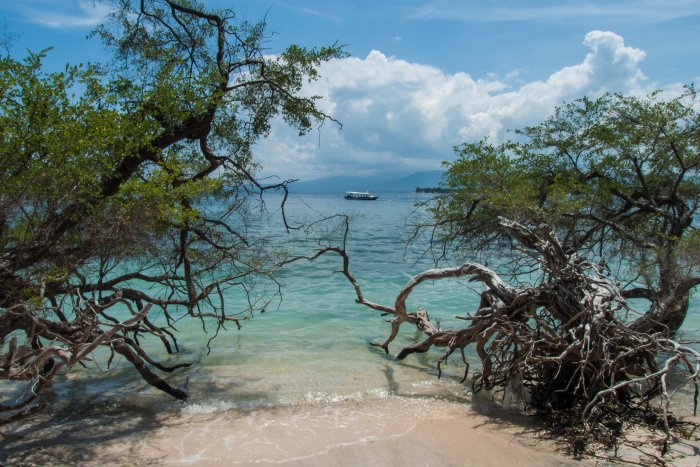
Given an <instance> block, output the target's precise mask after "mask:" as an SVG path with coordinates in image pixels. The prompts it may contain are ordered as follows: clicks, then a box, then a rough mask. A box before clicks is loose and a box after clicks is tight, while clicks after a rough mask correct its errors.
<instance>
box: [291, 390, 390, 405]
mask: <svg viewBox="0 0 700 467" xmlns="http://www.w3.org/2000/svg"><path fill="white" fill-rule="evenodd" d="M389 397H392V394H391V393H390V392H389V391H388V390H387V389H382V388H376V389H370V390H368V391H358V392H353V393H350V394H332V393H327V392H319V391H309V392H307V393H306V394H305V395H304V401H305V402H306V403H309V404H342V403H344V402H362V401H366V400H377V399H387V398H389Z"/></svg>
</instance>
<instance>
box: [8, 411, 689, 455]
mask: <svg viewBox="0 0 700 467" xmlns="http://www.w3.org/2000/svg"><path fill="white" fill-rule="evenodd" d="M527 420H528V419H527V418H526V417H523V416H519V415H515V414H512V413H511V412H507V411H502V410H496V409H493V408H489V407H487V406H475V404H464V403H456V402H451V401H445V400H438V399H425V398H419V399H406V398H390V399H385V400H375V401H344V402H341V403H336V404H326V405H308V406H307V405H299V406H289V407H278V408H269V409H259V410H253V411H240V410H235V409H222V408H221V407H216V406H197V405H190V406H186V407H184V408H183V409H182V410H178V411H177V413H171V414H167V415H166V414H162V413H155V412H152V411H150V410H148V407H147V404H146V406H142V407H135V406H126V405H123V404H122V405H110V406H103V407H99V408H93V409H91V410H89V411H88V412H86V413H82V414H72V415H70V416H68V417H64V418H63V419H61V418H60V417H59V418H58V420H52V421H47V422H45V423H38V424H35V425H33V426H31V427H29V426H26V427H24V428H22V429H18V430H15V431H14V432H9V433H8V436H7V437H6V438H5V439H4V440H3V444H5V447H3V448H2V452H3V459H2V461H4V462H5V463H6V464H7V465H82V466H97V465H197V466H224V465H236V466H253V465H255V466H271V465H284V466H312V467H315V466H318V467H321V466H324V467H325V466H329V465H339V466H369V465H371V466H464V465H479V466H555V465H572V466H584V465H614V464H611V463H609V462H607V461H606V462H601V461H600V459H598V460H597V461H596V460H595V459H590V458H589V459H584V460H582V461H577V460H574V459H572V458H570V457H566V456H565V455H563V454H560V453H558V452H556V447H555V445H554V444H553V443H552V442H550V441H545V440H542V439H541V438H540V437H538V436H537V433H536V432H535V430H534V429H533V428H531V427H528V426H527ZM680 450H685V454H686V456H689V457H686V458H684V459H680V460H678V459H679V458H678V456H677V454H678V453H676V454H674V455H673V456H672V458H676V461H674V463H677V464H678V465H700V457H698V456H697V453H696V454H695V455H693V450H696V451H697V446H695V445H691V444H688V445H684V446H681V447H680ZM677 451H678V449H677ZM626 458H627V460H628V461H634V462H641V464H642V465H647V462H648V458H646V461H645V460H644V459H645V458H644V457H643V456H640V452H628V453H626ZM1 463H3V462H0V464H1Z"/></svg>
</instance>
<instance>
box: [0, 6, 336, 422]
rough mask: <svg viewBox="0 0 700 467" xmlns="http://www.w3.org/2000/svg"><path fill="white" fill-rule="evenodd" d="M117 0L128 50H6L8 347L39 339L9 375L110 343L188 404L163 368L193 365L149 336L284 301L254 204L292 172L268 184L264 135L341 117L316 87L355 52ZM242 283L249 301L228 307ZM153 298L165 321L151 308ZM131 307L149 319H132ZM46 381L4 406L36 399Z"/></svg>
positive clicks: (31, 373) (0, 156)
mask: <svg viewBox="0 0 700 467" xmlns="http://www.w3.org/2000/svg"><path fill="white" fill-rule="evenodd" d="M105 1H106V2H107V3H110V4H111V6H112V7H113V14H112V17H111V18H110V22H109V23H108V24H105V25H103V26H101V27H99V28H98V29H97V30H96V31H95V36H99V37H100V38H101V39H102V40H103V41H104V42H105V44H106V45H107V46H108V47H110V48H111V49H112V50H113V51H114V61H113V62H111V63H102V64H99V65H95V64H93V65H87V66H66V68H65V70H63V71H61V72H58V73H47V72H44V71H43V69H42V59H43V58H44V56H45V55H46V54H47V53H50V52H49V51H48V50H47V51H44V52H41V53H38V54H30V55H29V56H28V57H27V58H26V59H25V60H16V59H13V58H11V57H7V58H4V59H2V60H0V342H4V341H5V340H6V339H10V337H9V336H13V337H14V336H19V337H20V341H21V342H24V343H27V344H28V345H30V346H31V348H32V354H31V357H28V358H24V357H23V358H21V359H18V357H17V356H18V354H17V353H16V352H15V350H16V349H15V350H10V351H9V352H10V353H9V354H7V355H5V353H4V352H5V348H4V347H2V348H0V351H1V352H3V353H2V354H0V360H3V361H4V362H5V363H4V367H3V368H4V370H3V372H0V378H5V379H19V380H26V381H27V382H28V384H30V385H32V384H34V383H35V382H36V378H37V375H41V378H40V383H41V384H40V385H39V386H37V387H40V386H41V385H43V384H45V383H46V382H47V381H49V380H50V379H51V377H52V376H53V374H55V373H56V371H58V369H59V368H60V367H61V366H63V365H68V366H70V365H73V364H75V363H76V361H79V360H81V359H84V358H85V357H86V356H87V354H84V353H83V350H82V349H84V348H85V347H86V346H87V347H90V346H91V345H93V346H97V345H102V346H106V347H108V348H109V349H110V351H112V352H117V353H120V354H122V355H124V356H125V357H126V359H127V361H129V362H131V363H132V364H133V365H134V367H135V368H136V369H137V370H138V371H139V372H140V373H141V374H142V375H143V377H144V379H145V380H146V381H147V382H149V383H150V384H152V385H154V386H156V387H158V388H159V389H162V390H164V391H166V392H168V393H169V394H171V395H173V396H174V397H178V398H184V397H186V394H185V393H184V392H183V391H181V390H179V389H175V388H173V387H172V386H170V385H169V384H168V383H166V382H165V381H163V380H162V379H161V378H160V377H159V376H157V375H156V374H155V373H154V372H153V370H152V369H157V370H159V371H172V370H173V369H176V368H169V367H164V366H163V365H160V364H158V363H157V362H155V360H153V359H152V358H151V357H149V356H147V355H146V354H145V352H144V350H143V349H142V348H141V347H140V344H139V342H140V339H143V338H144V336H148V335H153V336H155V337H156V338H157V339H159V340H160V341H161V342H163V344H164V346H165V349H166V350H167V351H168V352H172V351H174V350H176V349H177V342H176V340H175V335H174V334H173V332H172V331H171V329H170V325H171V324H172V323H173V322H175V321H177V320H178V319H182V318H183V317H185V316H189V317H194V318H197V319H200V320H202V322H203V323H204V322H213V323H215V325H216V326H217V329H218V327H221V326H223V325H224V324H225V323H226V322H235V323H236V324H238V323H239V321H240V319H242V318H244V317H246V316H248V315H247V314H248V313H252V312H253V311H254V309H256V308H264V306H265V305H266V303H267V301H266V300H271V297H266V298H259V297H257V295H255V294H253V295H254V296H255V298H251V297H250V296H249V295H250V294H251V293H253V292H251V291H253V290H255V288H256V287H257V286H258V284H259V283H260V282H261V281H264V280H265V279H266V278H269V276H270V275H271V274H272V272H273V271H274V269H275V268H276V267H277V264H278V263H279V262H280V261H279V259H278V258H277V257H276V256H275V255H276V254H277V252H276V251H268V249H267V244H266V241H265V238H264V236H265V232H258V231H256V229H255V228H252V227H251V226H250V219H251V218H250V217H249V213H250V211H251V210H252V209H253V208H255V207H258V206H256V204H257V203H259V200H260V199H261V198H262V194H263V193H264V192H266V191H268V190H286V182H285V183H280V184H278V185H273V186H264V185H263V184H262V183H261V182H260V181H258V180H257V179H256V177H255V170H256V168H257V165H256V163H255V160H254V156H253V153H252V147H253V146H254V144H255V143H256V142H257V141H258V140H259V139H260V138H264V137H265V136H266V135H267V134H268V133H269V131H270V126H271V122H272V121H273V119H275V118H278V117H281V118H283V119H284V120H285V121H286V122H287V123H288V124H290V125H292V126H293V127H295V128H297V129H298V130H299V132H300V133H304V132H307V131H309V130H310V129H311V128H312V127H313V126H314V125H317V124H322V123H323V122H324V121H326V120H329V119H331V117H330V116H328V115H325V114H324V113H323V112H321V111H320V110H319V109H318V108H317V107H316V101H317V98H315V97H306V96H303V95H302V94H301V92H300V91H301V88H302V85H303V84H304V83H305V82H306V81H307V80H310V79H316V78H317V77H318V75H317V71H316V68H317V67H318V66H319V65H320V64H321V63H322V62H323V61H326V60H330V59H332V58H335V57H340V56H343V55H344V53H343V51H342V50H341V48H339V47H337V46H335V45H334V46H331V47H325V48H320V49H313V50H308V49H304V48H301V47H298V46H294V45H292V46H290V47H289V48H288V49H287V50H286V51H284V52H282V53H281V54H279V55H277V56H271V55H268V54H266V53H265V51H264V48H263V47H264V41H265V25H264V23H255V24H251V23H248V22H246V21H241V20H239V19H238V18H237V17H236V15H235V14H234V13H233V12H232V11H231V10H209V9H207V8H206V7H205V5H204V4H203V3H201V2H197V1H191V0H177V1H176V0H145V1H140V0H105ZM331 120H332V119H331ZM250 194H253V195H255V196H254V197H252V198H253V199H252V200H251V199H249V196H248V195H250ZM249 227H250V228H249ZM271 284H272V287H273V289H272V290H275V287H277V286H278V284H277V283H276V282H274V281H271ZM231 289H238V292H237V293H236V294H229V295H226V297H231V296H238V297H247V299H244V300H243V302H242V303H240V304H239V303H226V297H225V295H224V293H225V292H224V291H226V290H231ZM151 307H154V309H155V307H158V308H159V311H160V312H161V316H164V317H165V322H166V324H165V325H164V326H163V327H159V326H156V325H154V324H153V323H152V322H150V321H149V319H148V316H146V315H144V314H141V311H143V312H144V313H145V312H146V311H148V310H149V309H150V308H151ZM231 309H235V310H237V311H236V312H233V313H232V312H231V311H230V310H231ZM113 310H114V311H113ZM124 314H126V315H128V316H131V318H130V321H129V322H130V323H131V324H130V325H129V326H128V327H120V326H115V323H118V322H119V321H120V320H121V319H123V317H124ZM57 355H60V358H58V357H56V356H57ZM110 361H111V359H110ZM47 362H50V363H51V365H48V366H47ZM35 389H36V388H35V387H34V386H32V391H27V394H28V395H30V397H29V398H28V399H26V400H25V401H24V404H25V405H22V404H18V405H16V407H15V408H14V409H6V408H5V407H4V406H2V405H0V415H2V414H3V413H4V411H5V410H9V411H10V413H12V410H17V407H19V408H20V409H22V408H27V407H31V406H32V404H34V403H35V398H36V395H32V394H34V393H33V391H34V390H35ZM1 422H2V420H0V423H1Z"/></svg>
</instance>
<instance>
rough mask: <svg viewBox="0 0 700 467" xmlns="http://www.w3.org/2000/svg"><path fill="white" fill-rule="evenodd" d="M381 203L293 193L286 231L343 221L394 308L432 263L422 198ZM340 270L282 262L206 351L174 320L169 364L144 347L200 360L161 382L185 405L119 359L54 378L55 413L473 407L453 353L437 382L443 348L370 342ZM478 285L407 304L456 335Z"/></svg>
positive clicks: (374, 289) (371, 278)
mask: <svg viewBox="0 0 700 467" xmlns="http://www.w3.org/2000/svg"><path fill="white" fill-rule="evenodd" d="M378 194H379V196H380V197H379V200H377V201H372V202H360V201H348V200H344V199H343V198H342V194H328V195H322V194H304V195H301V194H299V195H293V196H291V198H290V200H289V202H288V204H287V216H288V218H289V220H290V222H291V223H294V222H297V221H302V220H304V221H308V220H309V219H314V218H319V217H324V216H331V215H333V214H337V213H343V214H347V215H348V216H349V217H350V233H349V236H348V243H347V251H348V253H349V254H350V256H351V265H350V268H351V272H352V273H353V275H354V276H355V277H356V279H357V280H358V281H359V282H360V283H361V285H362V287H363V290H364V293H365V297H366V298H367V299H368V300H371V301H374V302H376V303H381V304H387V305H392V304H393V302H394V300H395V297H396V294H397V293H398V291H399V290H400V288H401V287H402V286H403V285H404V284H405V283H406V282H407V281H408V280H409V279H410V278H411V277H412V276H413V275H414V274H416V273H418V272H420V271H422V270H424V269H426V268H428V267H431V266H432V262H431V261H430V259H429V258H422V256H421V253H422V251H423V247H422V246H421V245H420V244H417V245H414V247H412V248H409V249H407V248H406V240H407V238H408V236H409V235H410V233H411V231H412V229H411V226H410V224H411V223H412V222H414V221H416V220H419V219H420V216H422V215H424V213H421V211H420V209H419V210H418V211H416V208H415V203H416V202H417V201H422V200H425V199H427V198H428V197H429V195H423V194H413V193H402V194H392V193H378ZM277 201H279V199H276V198H274V197H273V199H271V200H269V207H270V209H271V210H272V211H273V214H274V210H275V208H274V206H275V204H276V202H277ZM275 232H276V233H275V235H277V236H278V238H281V237H279V236H280V235H281V233H280V232H277V231H275ZM300 237H303V236H300V235H299V234H297V235H296V236H295V237H294V238H295V240H294V242H293V243H292V244H290V248H294V249H297V250H298V251H300V252H301V251H304V250H305V251H306V252H307V253H308V252H310V251H312V250H313V247H314V245H313V244H308V243H305V242H303V241H302V240H301V238H300ZM340 268H341V261H340V258H339V257H337V256H333V255H329V256H326V257H323V258H321V259H319V260H318V261H316V262H313V263H307V262H298V263H294V264H293V265H290V266H289V267H288V268H286V269H285V270H283V271H282V272H281V273H280V275H279V280H280V282H281V283H282V284H283V289H282V290H283V295H282V299H281V301H279V302H276V303H275V304H274V305H273V306H269V307H268V308H267V309H266V311H265V313H262V314H256V315H255V316H254V317H253V318H252V319H250V320H248V321H246V322H244V324H243V328H242V329H241V330H237V329H236V328H235V326H229V329H228V330H227V331H220V332H219V335H218V336H217V337H216V339H214V340H213V341H212V342H211V352H210V353H209V352H208V351H207V341H208V340H209V339H210V338H211V337H213V333H212V332H211V330H210V332H209V333H203V332H202V326H201V324H200V323H199V322H198V321H190V322H186V321H182V322H180V323H178V326H177V327H178V334H177V336H178V340H179V344H180V348H181V352H180V353H179V354H178V355H176V356H173V357H168V356H167V355H165V353H164V352H163V351H161V350H159V346H157V345H154V346H152V347H151V349H152V351H153V352H154V355H155V356H156V357H158V356H160V357H163V358H168V362H169V363H174V362H178V361H194V362H196V365H194V366H192V367H191V368H186V369H183V370H179V371H177V372H175V373H173V374H171V375H168V376H167V379H168V380H169V381H170V382H171V384H174V385H176V386H179V387H183V388H185V389H187V390H188V391H189V392H190V394H191V397H190V399H189V400H188V401H186V402H179V401H174V400H173V399H171V398H170V397H169V396H167V395H166V394H164V393H161V392H159V391H157V390H155V389H153V388H151V387H150V386H148V385H147V384H145V383H144V382H143V381H142V380H141V379H140V377H139V375H138V373H137V372H136V371H135V370H133V369H132V368H130V367H129V366H128V365H127V364H126V362H123V361H121V362H120V361H118V360H117V361H116V362H115V365H114V366H115V368H114V369H112V370H109V371H107V370H106V369H104V367H103V363H102V362H100V360H99V359H96V360H95V362H94V363H93V364H90V365H88V367H87V368H86V369H80V368H76V370H75V371H71V372H70V373H68V374H67V375H65V376H64V377H62V378H60V379H59V380H58V381H57V384H56V385H55V387H54V391H55V394H56V397H57V399H59V400H62V401H63V409H61V408H60V404H59V408H56V409H54V410H56V411H57V412H56V413H57V414H59V415H60V413H61V410H64V411H71V413H75V411H76V410H77V411H78V412H80V410H84V411H94V410H101V409H100V407H102V408H105V410H107V408H109V407H112V408H113V407H114V406H113V405H110V404H121V407H122V408H123V410H127V411H129V410H131V411H137V412H138V411H144V410H145V411H149V412H173V413H211V412H217V411H227V410H231V409H233V410H240V411H247V412H250V411H256V410H260V409H277V408H280V407H299V406H304V405H309V406H314V407H319V406H321V407H324V406H328V407H330V406H334V405H337V404H338V403H354V402H376V401H381V400H386V401H392V400H393V401H396V400H402V399H403V400H408V399H420V398H427V399H439V400H443V401H450V402H454V403H458V404H461V403H470V402H472V401H473V400H474V396H473V395H472V393H471V390H470V389H471V388H470V385H469V380H468V382H467V384H462V383H460V381H459V380H460V379H461V378H462V377H463V375H464V365H463V364H462V362H461V357H460V356H458V355H454V356H453V357H452V358H451V361H450V362H448V365H446V366H443V373H442V378H440V379H438V378H437V368H436V365H435V361H436V360H437V359H438V358H439V357H440V356H441V353H440V352H439V351H437V350H434V351H430V352H428V353H425V354H415V355H412V356H409V357H408V358H406V359H405V360H403V361H397V360H396V359H394V358H393V357H392V355H391V354H390V355H386V354H385V353H384V351H383V350H382V349H380V348H377V347H374V346H371V345H370V342H372V341H381V340H383V339H385V338H386V337H387V336H388V334H389V325H388V324H387V323H386V321H385V320H386V318H383V317H381V316H380V314H379V312H377V311H374V310H371V309H369V308H366V307H364V306H361V305H358V304H356V303H355V294H354V289H353V287H352V286H351V285H350V283H349V282H348V281H347V280H346V279H345V277H344V276H342V275H341V274H339V273H338V272H337V271H338V270H339V269H340ZM474 287H478V285H477V286H475V285H474V284H470V283H466V282H465V281H459V280H444V281H437V282H434V283H424V284H422V285H421V286H419V287H418V288H417V289H416V290H415V292H414V293H413V294H412V295H411V297H410V299H409V301H408V306H409V309H417V308H418V307H419V306H422V307H424V308H425V309H427V310H428V312H429V313H430V314H431V316H432V317H433V319H435V318H440V321H441V324H442V327H443V328H451V327H457V326H460V325H463V324H464V321H458V320H455V319H454V316H455V315H458V314H462V315H463V314H467V313H471V312H474V311H475V310H476V307H477V305H478V291H479V289H474ZM233 300H234V298H233V297H232V301H233ZM697 310H698V302H697V300H696V301H694V302H693V305H692V309H691V312H690V314H689V317H688V320H687V322H686V326H685V327H686V328H687V329H689V330H693V331H694V330H695V329H698V328H699V327H700V316H698V315H699V314H700V313H698V312H697ZM422 339H423V336H422V334H421V333H419V332H417V331H416V330H415V328H413V327H411V326H410V325H404V328H403V330H402V334H401V335H400V337H399V338H398V339H397V340H396V341H395V342H394V343H393V344H392V347H391V350H392V353H393V354H395V353H396V352H398V350H399V349H400V348H401V347H402V346H403V345H405V344H412V343H416V342H419V341H421V340H422ZM154 344H157V343H154ZM159 352H160V354H159ZM468 359H469V360H470V361H471V364H472V365H471V368H472V370H473V369H474V368H477V367H478V364H477V363H476V359H475V358H474V356H473V355H472V354H468ZM120 401H121V402H120ZM126 401H128V403H127V402H126ZM69 403H70V404H69ZM109 410H112V409H109ZM63 413H67V412H63Z"/></svg>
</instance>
